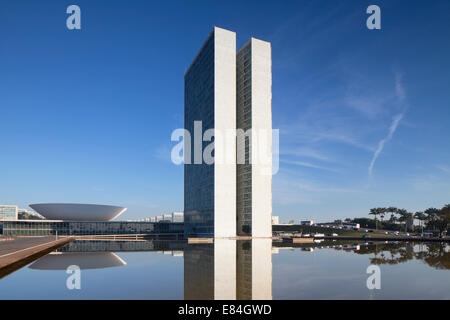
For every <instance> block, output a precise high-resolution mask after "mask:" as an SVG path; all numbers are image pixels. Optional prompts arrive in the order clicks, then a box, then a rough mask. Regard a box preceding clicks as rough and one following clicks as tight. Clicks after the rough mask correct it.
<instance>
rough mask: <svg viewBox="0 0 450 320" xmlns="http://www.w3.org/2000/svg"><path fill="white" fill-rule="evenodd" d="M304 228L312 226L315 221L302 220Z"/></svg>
mask: <svg viewBox="0 0 450 320" xmlns="http://www.w3.org/2000/svg"><path fill="white" fill-rule="evenodd" d="M300 224H301V225H302V226H312V225H313V224H314V220H302V221H300Z"/></svg>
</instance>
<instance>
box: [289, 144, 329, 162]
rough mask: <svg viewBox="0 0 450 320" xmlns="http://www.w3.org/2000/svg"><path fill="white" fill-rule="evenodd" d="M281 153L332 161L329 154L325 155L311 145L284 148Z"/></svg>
mask: <svg viewBox="0 0 450 320" xmlns="http://www.w3.org/2000/svg"><path fill="white" fill-rule="evenodd" d="M281 155H292V156H296V157H306V158H312V159H316V160H320V161H331V159H330V158H329V157H328V156H327V155H324V154H323V153H322V152H320V151H317V150H315V149H312V148H310V147H291V148H289V149H287V150H282V151H281Z"/></svg>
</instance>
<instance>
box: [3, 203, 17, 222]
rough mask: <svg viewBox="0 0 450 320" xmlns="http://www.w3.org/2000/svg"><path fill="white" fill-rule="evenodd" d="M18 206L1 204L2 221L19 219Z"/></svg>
mask: <svg viewBox="0 0 450 320" xmlns="http://www.w3.org/2000/svg"><path fill="white" fill-rule="evenodd" d="M18 210H19V208H18V207H17V206H11V205H0V221H13V220H17V219H18V217H19V216H18Z"/></svg>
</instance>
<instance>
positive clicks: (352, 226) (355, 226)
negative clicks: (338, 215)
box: [342, 222, 361, 229]
mask: <svg viewBox="0 0 450 320" xmlns="http://www.w3.org/2000/svg"><path fill="white" fill-rule="evenodd" d="M342 227H343V228H344V229H359V228H361V226H360V224H359V223H354V222H343V223H342Z"/></svg>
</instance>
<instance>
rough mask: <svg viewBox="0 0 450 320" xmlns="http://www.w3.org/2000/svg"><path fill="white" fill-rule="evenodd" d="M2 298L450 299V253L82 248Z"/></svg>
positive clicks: (7, 281)
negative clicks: (73, 268) (77, 286)
mask: <svg viewBox="0 0 450 320" xmlns="http://www.w3.org/2000/svg"><path fill="white" fill-rule="evenodd" d="M69 266H76V267H77V268H79V270H80V272H79V279H78V280H79V284H80V289H72V290H70V289H68V287H70V285H69V286H68V282H70V281H72V280H73V277H74V275H75V273H74V272H73V271H72V273H68V272H67V269H68V267H69ZM370 266H372V267H371V268H369V267H370ZM373 266H375V269H374V268H373ZM368 268H369V271H370V272H369V273H368ZM373 270H376V271H375V272H374V271H373ZM375 276H376V277H377V278H376V279H375V280H373V279H374V277H375ZM369 278H370V279H372V280H373V281H378V282H379V287H380V289H369V288H368V282H369V281H368V279H369ZM370 279H369V280H370ZM372 280H370V281H371V283H372V282H373V281H372ZM369 287H370V285H369ZM0 299H450V245H448V244H444V243H412V242H406V243H405V242H398V243H395V242H390V243H380V242H378V243H377V242H374V243H364V242H350V241H347V242H339V241H323V242H320V243H313V244H289V243H283V242H272V240H270V239H255V240H242V241H235V240H218V239H216V240H215V242H214V244H187V243H186V242H182V241H74V242H71V243H69V244H67V245H65V246H64V247H61V248H59V249H58V250H56V251H54V252H52V253H50V254H48V255H46V256H44V257H42V258H40V259H38V260H36V261H34V262H32V263H30V264H29V265H28V266H26V267H23V268H22V269H20V270H18V271H16V272H14V273H12V274H10V275H8V276H6V277H4V278H3V279H1V280H0Z"/></svg>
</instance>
